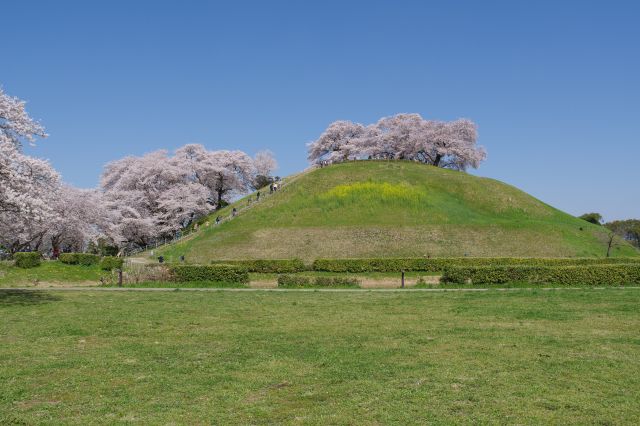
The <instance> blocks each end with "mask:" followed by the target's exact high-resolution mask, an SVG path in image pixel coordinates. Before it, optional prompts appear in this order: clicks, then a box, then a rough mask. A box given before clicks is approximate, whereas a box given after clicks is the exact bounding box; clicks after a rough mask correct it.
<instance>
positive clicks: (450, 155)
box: [309, 114, 486, 170]
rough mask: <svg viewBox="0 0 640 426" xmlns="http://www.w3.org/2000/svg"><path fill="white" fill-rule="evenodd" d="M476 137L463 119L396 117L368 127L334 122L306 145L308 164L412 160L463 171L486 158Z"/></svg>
mask: <svg viewBox="0 0 640 426" xmlns="http://www.w3.org/2000/svg"><path fill="white" fill-rule="evenodd" d="M477 136H478V135H477V130H476V126H475V124H474V123H473V122H471V121H470V120H466V119H460V120H455V121H451V122H442V121H430V120H425V119H423V118H422V117H421V116H420V115H419V114H397V115H394V116H391V117H384V118H382V119H380V120H379V121H378V122H377V123H375V124H372V125H368V126H363V125H362V124H357V123H351V122H348V121H336V122H334V123H332V124H331V125H329V127H328V128H327V130H325V132H324V133H323V134H322V135H321V136H320V138H319V139H318V140H316V141H314V142H312V143H311V144H309V160H310V161H311V162H313V163H319V162H322V161H329V162H336V161H345V160H348V159H365V158H371V159H396V160H414V161H419V162H422V163H425V164H430V165H433V166H436V167H446V168H453V169H458V170H466V169H467V168H468V167H473V168H477V167H478V166H479V165H480V163H481V162H482V161H483V160H484V159H485V158H486V152H485V150H484V148H482V147H480V146H477V144H476V140H477Z"/></svg>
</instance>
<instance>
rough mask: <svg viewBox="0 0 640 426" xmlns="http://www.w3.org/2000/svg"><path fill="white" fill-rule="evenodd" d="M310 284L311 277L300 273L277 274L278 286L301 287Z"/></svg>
mask: <svg viewBox="0 0 640 426" xmlns="http://www.w3.org/2000/svg"><path fill="white" fill-rule="evenodd" d="M310 284H311V277H305V276H301V275H278V287H303V286H308V285H310Z"/></svg>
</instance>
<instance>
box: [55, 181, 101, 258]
mask: <svg viewBox="0 0 640 426" xmlns="http://www.w3.org/2000/svg"><path fill="white" fill-rule="evenodd" d="M51 207H52V209H53V215H52V218H51V220H50V221H48V223H47V231H46V236H47V241H48V243H49V244H50V246H51V250H52V253H53V258H57V257H58V255H59V254H60V252H61V251H84V249H85V248H86V247H87V245H88V243H90V242H92V241H96V240H97V239H98V238H99V237H101V236H102V235H103V234H102V231H101V229H102V228H103V227H104V226H105V224H106V218H105V217H104V215H103V214H102V209H101V206H100V195H99V193H98V192H97V191H96V190H88V189H78V188H74V187H72V186H68V185H62V186H61V187H60V188H59V189H58V190H57V191H56V194H55V199H54V200H53V202H52V204H51Z"/></svg>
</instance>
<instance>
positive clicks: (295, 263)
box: [211, 259, 306, 274]
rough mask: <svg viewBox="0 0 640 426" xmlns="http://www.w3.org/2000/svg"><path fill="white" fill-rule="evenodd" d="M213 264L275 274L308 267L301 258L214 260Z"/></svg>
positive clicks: (298, 270) (297, 270)
mask: <svg viewBox="0 0 640 426" xmlns="http://www.w3.org/2000/svg"><path fill="white" fill-rule="evenodd" d="M211 264H212V265H218V264H225V265H236V266H242V267H244V268H246V269H247V271H249V272H262V273H275V274H286V273H292V272H302V271H304V270H305V269H306V267H305V264H304V262H303V261H302V260H300V259H255V260H214V261H212V262H211Z"/></svg>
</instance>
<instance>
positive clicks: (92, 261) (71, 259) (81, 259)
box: [58, 253, 100, 266]
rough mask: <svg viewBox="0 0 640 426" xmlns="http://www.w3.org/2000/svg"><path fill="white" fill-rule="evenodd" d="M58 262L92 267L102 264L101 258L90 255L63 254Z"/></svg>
mask: <svg viewBox="0 0 640 426" xmlns="http://www.w3.org/2000/svg"><path fill="white" fill-rule="evenodd" d="M58 260H59V261H60V262H62V263H66V264H69V265H82V266H91V265H97V264H98V263H99V262H100V256H98V255H97V254H90V253H62V254H60V256H58Z"/></svg>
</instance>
